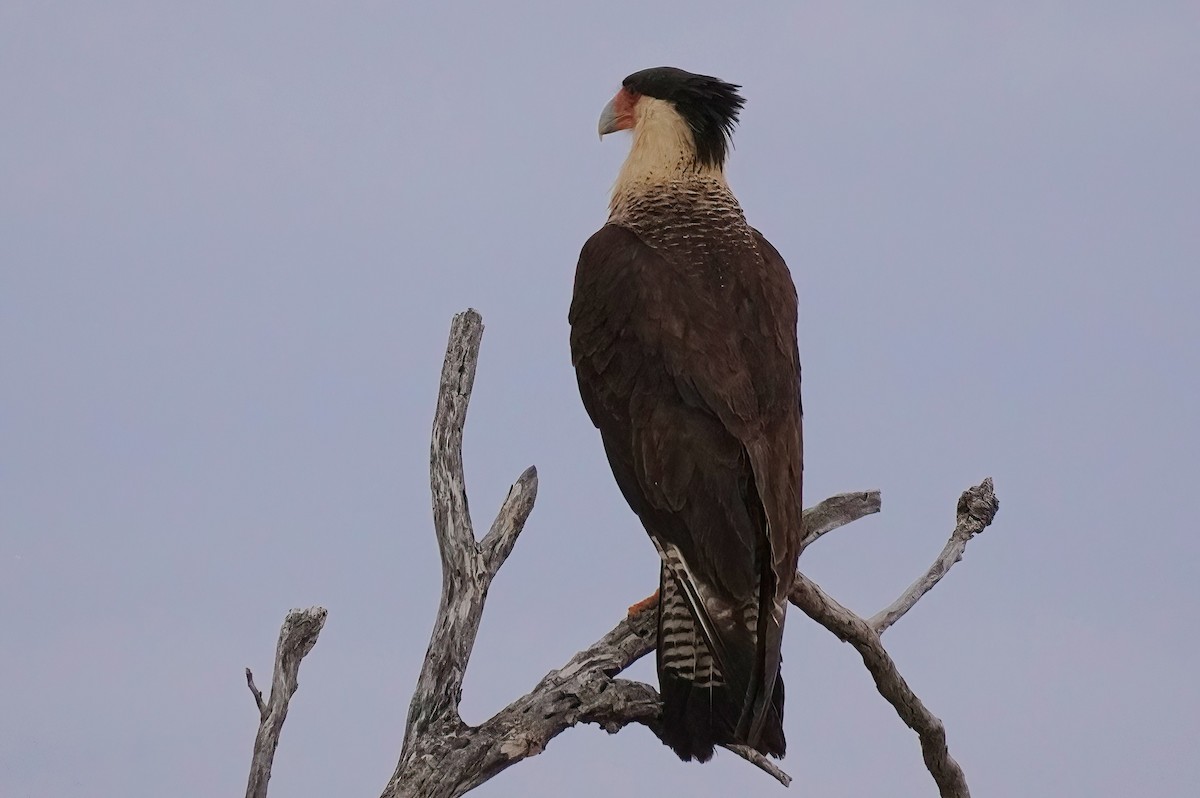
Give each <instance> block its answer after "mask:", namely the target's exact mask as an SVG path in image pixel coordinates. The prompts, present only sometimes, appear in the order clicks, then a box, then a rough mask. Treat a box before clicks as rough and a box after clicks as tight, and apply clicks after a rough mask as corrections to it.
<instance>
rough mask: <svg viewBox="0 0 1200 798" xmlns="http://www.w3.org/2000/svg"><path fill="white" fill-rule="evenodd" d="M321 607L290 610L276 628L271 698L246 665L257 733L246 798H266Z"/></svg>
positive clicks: (313, 642)
mask: <svg viewBox="0 0 1200 798" xmlns="http://www.w3.org/2000/svg"><path fill="white" fill-rule="evenodd" d="M327 614H328V613H326V611H325V608H324V607H309V608H308V609H306V610H292V611H291V612H289V613H288V614H287V618H285V619H284V621H283V626H282V627H281V628H280V630H279V643H278V644H277V645H276V646H275V673H274V675H273V676H272V678H271V697H270V698H269V699H267V701H266V703H265V704H264V702H263V698H262V692H260V691H259V689H258V688H257V687H255V686H254V674H253V673H251V672H250V669H249V668H246V683H247V684H248V685H249V687H250V692H251V693H253V694H254V702H255V703H256V704H257V705H258V714H259V720H258V734H257V735H256V736H255V738H254V755H253V757H252V759H251V761H250V779H249V781H248V782H247V784H246V798H266V796H267V782H268V781H270V779H271V766H272V764H273V763H274V761H275V749H276V748H277V747H278V746H279V733H280V732H281V731H282V730H283V722H284V721H285V720H287V713H288V703H289V702H290V701H291V700H292V696H294V695H295V694H296V689H297V688H298V687H299V686H300V682H299V674H300V660H302V659H304V658H305V657H306V656H307V655H308V652H310V651H312V648H313V646H315V645H316V644H317V636H318V635H320V634H321V629H322V627H324V626H325V616H326V615H327Z"/></svg>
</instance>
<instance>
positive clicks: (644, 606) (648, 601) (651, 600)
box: [629, 590, 658, 618]
mask: <svg viewBox="0 0 1200 798" xmlns="http://www.w3.org/2000/svg"><path fill="white" fill-rule="evenodd" d="M656 606H658V591H657V590H655V591H654V592H653V593H651V594H650V595H649V596H646V598H644V599H642V600H641V601H639V602H638V603H637V604H634V605H632V606H631V607H630V608H629V617H631V618H632V617H633V616H634V615H638V614H640V613H643V612H645V611H646V610H648V609H651V608H653V607H656Z"/></svg>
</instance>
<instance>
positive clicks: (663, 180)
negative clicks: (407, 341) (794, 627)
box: [568, 67, 804, 762]
mask: <svg viewBox="0 0 1200 798" xmlns="http://www.w3.org/2000/svg"><path fill="white" fill-rule="evenodd" d="M740 89H741V86H738V85H734V84H731V83H727V82H725V81H723V80H720V79H718V78H714V77H710V76H707V75H699V74H694V73H691V72H687V71H684V70H682V69H677V68H674V67H656V68H652V69H644V70H641V71H639V72H634V73H633V74H632V75H629V76H628V77H627V78H625V80H624V81H622V84H621V89H620V91H618V92H617V93H616V95H615V96H614V97H613V98H612V100H611V101H610V102H609V103H608V104H607V105H606V106H605V107H604V110H603V112H602V113H601V115H600V122H599V132H600V137H601V139H603V137H604V136H605V135H607V134H609V133H615V132H617V131H630V133H631V134H632V143H631V146H630V150H629V154H628V156H627V158H626V159H625V162H624V164H623V165H622V166H621V169H620V172H619V174H618V176H617V180H616V183H615V185H614V187H613V191H612V195H611V199H610V202H609V216H608V220H607V222H606V223H605V224H604V226H603V227H601V228H600V229H599V230H598V231H597V232H596V233H595V234H593V235H592V236H591V237H590V238H589V239H588V240H587V242H586V243H585V244H584V246H583V249H582V251H581V252H580V256H579V261H578V265H577V267H576V272H575V284H574V292H573V296H572V299H571V306H570V312H569V314H568V319H569V322H570V327H571V332H570V345H571V359H572V363H573V365H574V368H575V374H576V380H577V382H578V386H579V393H580V396H581V398H582V400H583V405H584V408H585V409H586V411H587V413H588V416H589V417H590V418H591V421H592V423H593V424H594V425H595V426H596V428H597V429H598V430H599V432H600V438H601V441H602V444H603V448H604V452H605V455H606V456H607V459H608V463H609V466H610V467H611V469H612V472H613V476H614V477H615V479H616V483H617V486H618V487H619V489H620V491H621V494H622V495H623V496H624V498H625V500H626V502H627V503H628V504H629V506H630V508H631V509H632V510H633V512H634V513H635V514H636V515H637V517H638V518H639V519H640V521H641V524H642V526H643V527H644V528H645V530H646V532H647V533H648V534H649V536H650V539H651V541H652V542H653V544H654V546H655V548H656V549H657V552H658V555H659V558H660V561H661V567H660V572H659V589H658V594H657V595H658V598H657V602H652V600H653V599H654V596H652V597H651V599H649V600H647V601H648V602H652V603H654V604H655V605H656V607H657V610H656V611H657V639H656V644H657V646H656V647H657V669H658V679H659V692H660V694H661V698H662V715H661V719H660V724H659V725H660V728H659V729H658V730H657V731H658V734H659V737H660V738H661V740H662V741H663V742H664V743H665V744H666V745H668V746H669V747H670V748H671V749H672V750H673V751H674V752H675V753H676V754H677V755H678V756H679V757H680V759H682V760H684V761H690V760H693V759H695V760H698V761H701V762H704V761H707V760H708V759H710V758H711V757H712V755H713V752H714V749H715V747H716V746H719V745H734V744H738V745H746V746H750V747H751V748H753V749H755V750H757V751H759V752H760V753H762V754H764V755H770V756H774V757H782V756H783V755H784V753H785V751H786V739H785V736H784V730H783V704H784V686H783V679H782V677H781V676H780V673H779V671H780V663H781V655H780V646H781V641H782V638H783V627H784V618H785V615H786V610H787V603H788V593H789V591H790V589H791V587H792V585H793V582H794V580H795V575H796V561H797V558H798V556H799V549H800V541H801V539H802V527H801V522H802V504H801V488H802V477H803V449H804V443H803V432H802V426H801V416H802V410H801V402H800V356H799V345H798V343H797V333H796V326H797V313H798V311H797V304H798V302H797V294H796V288H795V284H794V283H793V281H792V276H791V273H790V272H789V270H788V267H787V264H786V263H784V260H783V258H782V257H781V256H780V254H779V252H778V251H777V250H776V249H775V247H773V246H772V245H771V244H770V243H769V242H768V241H767V240H766V238H764V237H763V235H762V234H761V233H760V232H759V231H758V230H756V229H755V228H753V227H751V226H750V224H749V223H748V222H747V221H746V218H745V214H744V213H743V211H742V209H741V206H740V205H739V204H738V201H737V199H736V198H735V197H734V195H733V192H732V191H731V190H730V188H729V184H728V182H727V181H726V178H725V161H726V157H727V155H728V154H729V151H730V148H731V146H732V134H733V130H734V128H735V126H736V124H737V122H738V115H739V112H740V111H741V110H742V108H743V106H744V105H745V100H744V98H743V97H742V96H741V94H739V90H740ZM630 611H631V612H634V608H631V609H630ZM645 611H649V610H648V609H647V610H645Z"/></svg>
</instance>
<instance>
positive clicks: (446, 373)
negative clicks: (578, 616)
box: [246, 310, 998, 798]
mask: <svg viewBox="0 0 1200 798" xmlns="http://www.w3.org/2000/svg"><path fill="white" fill-rule="evenodd" d="M482 334H483V323H482V320H481V319H480V317H479V314H478V313H476V312H475V311H473V310H468V311H466V312H464V313H460V314H458V315H457V316H455V318H454V322H453V324H452V326H451V331H450V340H449V343H448V344H447V348H446V359H445V363H444V365H443V368H442V379H441V385H440V389H439V392H438V403H437V411H436V413H435V416H434V424H433V434H432V443H431V447H430V485H431V490H432V495H433V515H434V530H435V534H436V536H437V541H438V549H439V551H440V554H441V561H442V596H441V601H440V603H439V606H438V613H437V617H436V618H435V621H434V628H433V633H432V635H431V637H430V641H429V649H428V651H427V653H426V657H425V662H424V665H423V667H422V669H421V675H420V677H419V678H418V681H417V687H416V690H415V691H414V693H413V698H412V702H411V704H410V706H409V713H408V721H407V725H406V728H405V736H404V745H403V748H402V749H401V753H400V759H399V761H398V763H397V765H396V770H395V772H394V773H393V774H392V778H391V779H390V780H389V781H388V784H387V786H386V787H385V788H384V791H383V798H455V797H456V796H461V795H463V794H465V793H466V792H468V791H469V790H471V789H473V788H475V787H477V786H479V785H480V784H482V783H484V782H485V781H487V780H489V779H490V778H492V777H493V776H495V775H496V774H498V773H500V772H501V771H503V770H505V769H506V768H508V767H511V766H512V765H514V764H516V763H517V762H520V761H522V760H524V759H528V758H529V757H531V756H536V755H537V754H539V753H541V752H542V751H544V750H545V748H546V746H547V745H548V744H549V743H550V741H551V740H552V739H554V737H556V736H557V735H559V734H561V733H562V732H563V731H565V730H566V729H569V728H571V727H572V726H575V725H577V724H580V723H595V724H597V725H599V726H600V727H601V728H603V729H605V730H606V731H608V732H610V733H615V732H617V731H619V730H620V729H622V728H624V727H625V726H628V725H629V724H631V723H638V724H642V725H644V726H646V727H647V728H649V729H650V730H651V731H652V732H655V733H656V734H657V733H658V730H659V717H660V712H661V705H660V700H659V696H658V694H657V692H656V691H655V690H654V688H653V687H651V686H650V685H646V684H642V683H640V682H634V681H629V680H627V679H620V678H617V677H618V676H619V674H620V673H621V672H622V671H624V670H625V669H626V668H628V667H629V666H630V665H632V664H633V663H634V662H636V661H637V660H638V659H640V658H641V657H643V656H645V655H646V654H648V653H650V652H651V651H653V649H654V645H655V618H654V613H653V612H642V613H639V614H636V615H633V616H627V617H625V618H622V619H621V621H620V622H619V623H617V625H616V626H615V627H613V629H612V630H610V631H609V632H608V634H606V635H604V637H602V638H600V639H599V640H598V641H596V642H595V643H594V644H592V645H591V646H589V647H588V648H586V649H584V650H583V651H580V652H579V653H578V654H576V655H575V656H573V657H572V658H571V659H570V661H568V662H567V663H566V664H565V665H563V666H562V667H561V668H558V669H557V670H553V671H550V672H549V673H548V674H546V676H545V677H543V678H542V679H541V681H539V682H538V683H537V684H536V685H535V686H534V687H533V689H532V690H530V692H529V693H527V694H526V695H524V696H521V697H520V698H518V699H516V700H515V701H513V702H512V703H511V704H509V705H508V706H507V707H505V708H504V709H502V710H500V711H499V712H498V713H496V714H495V715H494V716H493V717H491V718H489V719H488V720H486V721H484V722H483V723H482V724H480V725H478V726H469V725H467V724H466V723H465V722H464V721H463V720H462V718H461V717H460V715H459V711H458V707H459V702H460V699H461V695H462V683H463V677H464V675H465V673H466V668H467V664H468V661H469V659H470V656H471V650H472V648H473V647H474V645H475V637H476V634H477V633H478V631H479V624H480V620H481V618H482V616H483V608H484V603H485V601H486V599H487V593H488V589H489V588H490V586H491V583H492V580H493V579H494V578H495V576H496V574H497V573H498V572H499V570H500V567H501V566H502V565H503V564H504V561H505V559H506V558H507V557H508V555H509V553H510V552H511V551H512V548H513V546H514V545H515V543H516V540H517V537H518V536H519V535H520V533H521V530H522V528H523V527H524V525H525V521H526V519H527V518H528V517H529V514H530V512H531V511H532V509H533V504H534V500H535V498H536V495H537V472H536V470H534V469H533V468H532V467H530V468H529V469H527V470H526V471H525V472H524V473H522V474H521V476H520V477H519V478H518V479H517V481H516V482H515V483H514V484H513V486H512V488H511V489H510V490H509V492H508V495H507V497H506V498H505V500H504V502H503V504H502V506H501V508H500V511H499V513H498V514H497V516H496V519H495V521H494V522H493V523H492V525H491V528H490V530H489V531H488V534H487V535H486V536H484V538H483V540H482V541H478V542H477V541H476V538H475V533H474V529H473V526H472V523H471V516H470V512H469V509H468V504H467V493H466V486H465V480H464V478H463V463H462V437H463V428H464V425H465V423H466V413H467V405H468V403H469V401H470V396H471V389H472V387H473V383H474V377H475V366H476V362H477V358H478V355H479V345H480V341H481V338H482ZM997 506H998V504H997V502H996V498H995V494H994V491H993V489H992V483H991V480H990V479H988V480H985V481H984V483H983V484H981V485H979V486H976V487H975V488H971V489H970V490H968V491H967V492H965V493H964V494H963V496H962V498H961V499H960V501H959V506H958V523H957V525H956V526H955V530H954V533H953V534H952V535H951V540H950V543H948V544H947V547H946V549H945V550H944V551H943V552H942V555H941V556H939V558H938V560H937V561H935V563H934V565H933V566H931V567H930V569H929V571H928V572H927V573H926V574H925V575H924V576H923V577H922V578H921V579H919V580H917V582H915V583H914V584H913V585H912V586H911V587H910V588H909V589H908V590H907V591H906V592H905V593H904V594H903V595H902V596H901V597H900V598H899V599H897V600H896V601H895V602H893V604H892V605H891V606H889V607H888V608H886V609H884V610H883V611H881V612H880V613H878V614H877V615H875V616H873V617H872V619H871V620H870V621H866V620H863V619H862V618H860V617H859V616H857V615H856V614H854V613H853V612H851V611H850V610H848V609H846V608H845V607H843V606H842V605H841V604H839V603H838V602H837V601H835V600H834V599H832V598H830V597H829V596H827V595H826V594H825V593H824V592H823V591H822V590H821V588H820V587H818V586H817V585H816V584H815V583H813V582H812V581H811V580H809V579H808V578H807V577H806V576H804V575H803V574H798V575H797V578H796V584H795V587H794V588H793V590H792V594H791V599H792V602H793V603H794V604H796V605H797V606H798V607H799V608H800V609H801V610H802V611H804V612H805V613H806V614H807V615H808V616H809V617H810V618H812V619H814V620H816V621H817V622H818V623H820V624H821V625H822V626H824V627H825V628H827V629H829V630H830V631H831V632H833V633H834V634H835V635H837V636H838V637H839V638H840V639H842V640H844V641H847V642H849V643H851V644H852V645H853V646H854V647H855V648H856V649H857V650H858V651H859V653H860V654H861V656H862V658H863V663H864V665H866V667H867V669H868V670H869V671H870V672H871V675H872V676H873V677H874V679H875V684H876V687H877V688H878V690H879V692H880V694H881V695H883V697H884V698H885V699H887V700H888V702H889V703H891V704H892V706H893V707H894V708H895V710H896V712H897V714H898V715H899V716H900V718H901V719H902V720H903V721H904V722H905V723H906V724H907V725H908V726H909V727H910V728H912V729H914V730H915V731H916V732H917V734H918V735H919V737H920V741H921V749H922V754H923V756H924V759H925V763H926V766H927V767H928V769H929V771H930V773H931V774H932V775H933V778H934V780H935V782H936V783H937V785H938V788H939V790H940V791H941V795H942V796H943V797H944V798H946V797H948V796H953V797H954V798H967V796H969V793H968V791H967V785H966V779H965V777H964V776H963V773H962V769H961V768H960V767H959V766H958V764H957V763H956V762H955V761H954V759H953V758H952V757H951V756H950V754H949V751H948V749H947V746H946V734H945V729H944V728H943V727H942V724H941V722H940V721H939V720H938V719H937V718H936V717H935V716H934V715H933V714H932V713H930V712H929V710H928V709H927V708H926V707H925V706H924V704H923V703H922V702H921V700H920V699H919V698H918V697H917V696H916V695H915V694H914V693H913V692H912V690H911V689H910V688H909V687H908V685H907V684H905V682H904V679H903V678H902V677H901V676H900V673H899V672H898V671H897V669H896V665H895V663H894V662H893V661H892V660H891V658H890V657H889V656H888V653H887V651H886V650H885V649H884V648H883V644H882V642H881V640H880V635H881V634H882V632H883V630H885V629H887V628H888V627H889V626H890V625H891V624H893V623H895V621H896V620H898V619H899V618H900V617H902V616H903V615H904V613H905V612H907V611H908V610H909V609H911V608H912V606H913V605H914V604H915V603H916V602H917V601H918V600H919V599H920V598H921V596H923V595H925V593H927V592H928V591H929V590H930V589H932V588H933V586H934V585H936V584H937V582H938V580H940V579H941V577H942V576H944V575H945V573H946V571H947V570H948V569H949V568H950V567H951V566H952V565H954V563H956V562H958V561H959V560H960V559H961V557H962V552H963V547H965V545H966V542H967V541H968V540H970V538H971V537H973V536H974V535H976V534H978V533H979V532H981V531H982V530H983V529H984V528H985V527H987V526H988V524H990V523H991V521H992V518H993V517H994V516H995V513H996V507H997ZM879 509H880V495H879V492H878V491H860V492H856V493H844V494H839V495H837V496H833V497H831V498H829V499H826V500H825V501H823V502H821V503H820V504H818V505H816V506H815V507H811V508H809V509H807V510H805V512H804V523H805V529H806V530H807V533H806V537H805V540H804V544H803V545H804V546H807V545H809V544H811V543H812V542H814V541H816V540H818V539H819V538H820V537H821V536H823V535H825V534H826V533H828V532H830V531H832V530H834V529H836V528H838V527H840V526H843V525H845V524H848V523H850V522H852V521H855V520H857V519H859V518H862V517H864V516H866V515H870V514H872V513H877V512H879ZM305 612H307V613H315V612H319V614H320V616H319V622H318V623H317V624H316V626H315V630H312V631H311V636H310V638H304V637H303V636H301V637H299V638H297V637H296V632H295V630H294V629H292V630H289V624H290V623H292V622H293V616H294V615H297V612H293V613H292V614H290V615H289V616H288V621H287V622H285V624H284V629H283V630H282V631H281V632H280V644H279V650H278V652H277V656H276V673H275V684H274V685H273V687H272V691H271V698H270V700H269V701H267V702H266V703H265V704H264V703H263V701H262V694H261V693H259V692H258V690H257V688H256V687H255V686H254V680H253V676H252V675H251V674H250V672H249V669H247V673H246V675H247V683H248V685H249V686H250V689H251V691H252V692H253V693H254V694H255V700H256V702H257V703H258V705H259V707H260V715H261V724H260V728H259V738H258V739H257V740H256V742H255V754H254V764H253V765H252V768H251V777H250V786H249V787H248V788H247V793H246V794H247V796H248V798H251V796H253V798H265V795H266V784H267V779H268V778H269V777H270V766H271V758H272V757H273V755H274V751H275V747H276V746H277V744H278V737H279V729H280V727H282V724H283V718H284V717H285V716H286V712H287V701H288V699H290V697H291V695H292V693H294V692H295V677H296V671H297V669H298V668H299V662H300V659H301V658H302V657H303V656H304V654H306V653H307V652H308V650H310V649H311V648H312V645H313V643H315V642H316V635H317V633H319V632H320V624H322V623H324V619H325V611H324V610H322V609H320V608H314V610H308V611H305ZM296 622H297V623H299V619H297V621H296ZM310 628H311V625H310ZM285 638H287V640H289V641H291V642H289V643H288V644H287V645H286V646H285ZM306 641H307V642H306ZM289 674H290V676H289ZM793 689H795V688H793ZM277 696H278V697H279V699H278V701H277ZM728 750H730V751H732V752H733V753H735V754H737V755H738V756H741V757H743V758H745V759H747V760H748V761H750V762H751V763H752V764H754V765H756V766H757V767H760V768H762V769H763V770H764V771H766V772H767V773H769V774H771V775H772V776H773V777H774V778H776V779H778V780H779V781H780V782H782V783H783V784H785V785H786V784H788V783H789V782H790V781H791V778H790V777H789V776H788V775H787V774H786V773H784V772H783V771H782V770H780V769H779V768H778V766H776V765H775V764H774V763H772V762H770V761H769V760H767V759H766V758H764V757H762V756H761V755H760V754H758V753H757V752H755V751H752V750H750V749H747V748H745V747H744V746H729V747H728Z"/></svg>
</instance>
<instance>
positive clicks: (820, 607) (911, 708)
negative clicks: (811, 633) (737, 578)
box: [791, 574, 970, 798]
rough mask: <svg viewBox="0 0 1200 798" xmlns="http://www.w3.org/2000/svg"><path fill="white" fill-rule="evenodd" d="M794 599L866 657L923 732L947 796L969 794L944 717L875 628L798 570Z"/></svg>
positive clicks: (903, 715) (903, 713)
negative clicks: (899, 666)
mask: <svg viewBox="0 0 1200 798" xmlns="http://www.w3.org/2000/svg"><path fill="white" fill-rule="evenodd" d="M791 599H792V603H793V604H795V605H796V606H797V607H799V608H800V609H801V610H803V611H804V613H805V614H806V615H808V617H810V618H812V619H813V620H814V621H816V622H817V623H819V624H821V625H822V626H824V627H825V628H826V629H828V630H829V631H831V632H833V633H834V634H835V635H836V636H837V637H838V638H839V639H840V640H842V641H843V642H846V643H849V644H850V645H852V646H854V648H855V649H856V650H857V651H858V653H859V654H860V655H861V656H862V660H863V664H864V665H866V667H867V670H868V671H870V672H871V676H872V677H873V678H874V680H875V687H876V689H878V690H879V694H880V695H882V696H883V697H884V698H885V699H887V702H888V703H889V704H891V705H892V707H893V708H894V709H895V710H896V714H897V715H899V716H900V719H901V720H902V721H904V723H905V725H906V726H908V727H909V728H910V729H912V730H913V731H915V732H916V733H917V735H918V736H919V737H920V740H921V753H922V756H923V757H924V759H925V766H926V767H927V768H928V769H929V773H930V775H932V776H933V780H934V781H935V782H936V783H937V786H938V790H939V793H940V794H941V796H942V798H969V796H970V791H969V790H968V789H967V780H966V777H965V776H964V775H963V772H962V768H960V767H959V766H958V763H957V762H955V761H954V758H953V757H951V756H950V751H949V749H948V748H947V746H946V730H945V728H944V727H943V726H942V722H941V721H940V720H938V718H937V717H936V716H934V714H933V713H932V712H930V711H929V710H928V709H926V708H925V705H924V704H923V703H921V699H919V698H917V696H916V694H915V693H913V691H912V689H911V688H909V686H908V684H907V683H905V681H904V678H903V677H902V676H901V675H900V673H899V671H897V670H896V664H895V663H894V662H893V661H892V658H891V657H890V656H888V653H887V651H885V650H884V648H883V643H882V641H880V639H879V635H878V634H876V633H875V630H874V629H872V628H871V626H870V625H869V624H868V623H867V622H866V621H864V620H863V619H862V618H859V617H858V616H857V615H855V614H854V613H853V612H851V611H850V610H848V609H846V608H845V607H843V606H842V605H841V604H839V603H837V602H836V601H834V600H833V599H831V598H830V597H829V596H828V595H826V594H825V592H824V591H823V590H821V588H819V587H817V585H816V584H815V583H814V582H813V581H812V580H810V579H809V578H808V577H806V576H805V575H804V574H797V575H796V587H795V588H793V590H792V594H791Z"/></svg>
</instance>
